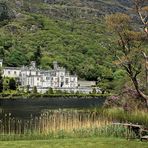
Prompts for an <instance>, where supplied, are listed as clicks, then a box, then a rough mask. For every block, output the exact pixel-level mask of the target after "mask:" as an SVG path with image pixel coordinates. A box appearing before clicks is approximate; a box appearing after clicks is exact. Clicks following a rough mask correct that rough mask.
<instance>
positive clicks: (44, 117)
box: [0, 109, 148, 140]
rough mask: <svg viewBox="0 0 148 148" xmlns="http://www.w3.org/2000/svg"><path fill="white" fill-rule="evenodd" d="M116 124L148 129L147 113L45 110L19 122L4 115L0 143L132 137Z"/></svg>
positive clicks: (125, 129)
mask: <svg viewBox="0 0 148 148" xmlns="http://www.w3.org/2000/svg"><path fill="white" fill-rule="evenodd" d="M113 122H132V123H139V124H142V125H148V116H147V113H146V112H144V111H143V112H142V111H135V112H131V113H130V114H129V113H127V112H124V111H123V110H122V109H101V110H99V111H97V110H94V111H89V110H88V111H87V110H85V111H84V110H45V111H43V112H42V113H41V115H40V116H39V117H36V116H35V117H34V116H32V115H31V116H30V118H29V119H22V120H21V119H18V118H14V117H12V116H11V114H5V116H4V117H3V118H2V119H1V120H0V140H19V139H24V140H34V139H49V138H66V137H92V136H104V137H107V136H112V137H127V136H128V137H129V136H130V137H132V138H135V137H136V135H135V134H134V133H132V131H129V130H128V129H127V128H125V127H123V126H121V125H120V126H119V125H116V126H115V125H112V123H113Z"/></svg>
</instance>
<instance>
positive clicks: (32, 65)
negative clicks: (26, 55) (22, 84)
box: [31, 61, 36, 69]
mask: <svg viewBox="0 0 148 148" xmlns="http://www.w3.org/2000/svg"><path fill="white" fill-rule="evenodd" d="M31 67H32V68H34V69H35V68H36V62H35V61H31Z"/></svg>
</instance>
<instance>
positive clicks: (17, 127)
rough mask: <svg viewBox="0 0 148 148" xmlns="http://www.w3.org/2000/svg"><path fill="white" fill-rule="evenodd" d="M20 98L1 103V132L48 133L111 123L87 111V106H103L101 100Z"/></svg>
mask: <svg viewBox="0 0 148 148" xmlns="http://www.w3.org/2000/svg"><path fill="white" fill-rule="evenodd" d="M19 101H20V100H19ZM19 101H4V102H1V104H2V106H1V108H0V134H25V133H28V132H31V133H32V132H37V133H44V134H47V133H49V132H56V131H59V130H66V131H70V130H73V129H78V128H89V127H91V126H92V125H93V127H99V126H101V125H102V124H107V123H108V122H109V121H107V120H106V119H105V118H104V117H103V116H101V115H99V114H98V113H97V112H87V111H84V108H85V109H86V108H90V107H92V106H96V105H97V106H99V105H100V104H101V105H102V103H100V100H99V99H94V100H89V99H88V100H86V99H85V100H83V99H81V100H76V99H75V100H74V101H67V100H66V101H65V100H64V101H65V102H63V101H59V100H58V101H57V100H54V101H53V100H51V99H50V100H48V101H47V100H45V101H41V100H38V101H36V102H35V101H32V102H31V101H30V102H27V103H26V102H25V101H22V102H23V103H22V102H19ZM52 101H53V102H52ZM45 102H46V103H45ZM55 102H56V103H55ZM70 107H71V108H73V109H70ZM59 108H61V109H59ZM74 108H75V109H74ZM82 108H83V109H82Z"/></svg>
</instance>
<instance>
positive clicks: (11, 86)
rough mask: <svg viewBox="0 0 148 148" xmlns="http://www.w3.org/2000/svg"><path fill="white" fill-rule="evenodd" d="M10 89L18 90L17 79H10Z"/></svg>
mask: <svg viewBox="0 0 148 148" xmlns="http://www.w3.org/2000/svg"><path fill="white" fill-rule="evenodd" d="M9 89H10V90H16V81H15V80H14V79H13V78H11V79H10V80H9Z"/></svg>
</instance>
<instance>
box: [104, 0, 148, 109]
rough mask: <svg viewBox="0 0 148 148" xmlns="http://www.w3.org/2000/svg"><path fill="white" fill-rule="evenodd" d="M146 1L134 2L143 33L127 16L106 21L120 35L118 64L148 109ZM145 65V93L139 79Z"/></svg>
mask: <svg viewBox="0 0 148 148" xmlns="http://www.w3.org/2000/svg"><path fill="white" fill-rule="evenodd" d="M146 1H147V0H134V1H133V2H134V10H135V11H136V13H137V14H138V16H139V18H140V20H141V23H142V26H143V29H142V31H141V30H140V29H139V30H137V29H135V28H134V26H133V23H132V20H131V17H130V16H129V15H127V14H122V13H116V14H111V15H108V16H106V17H105V20H106V24H107V26H108V27H109V29H111V30H113V31H114V32H116V33H117V35H118V45H119V49H118V50H116V55H117V56H116V57H117V61H116V64H118V65H120V66H121V67H122V68H123V69H124V70H126V72H127V74H128V76H129V77H130V79H131V80H132V82H133V84H134V86H135V89H136V91H137V92H138V94H139V95H140V96H141V97H142V98H143V100H144V101H145V102H146V105H147V107H148V94H147V91H146V90H147V89H148V56H147V55H146V49H144V47H143V46H142V43H143V42H144V43H146V42H147V41H148V29H147V27H148V26H147V25H148V7H147V6H145V3H146ZM142 55H143V56H142ZM143 57H144V58H143ZM143 59H145V60H143ZM143 63H145V72H146V88H145V91H143V90H142V89H141V88H140V83H141V82H139V79H138V76H139V74H140V73H141V72H142V70H143V68H142V67H143Z"/></svg>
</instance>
